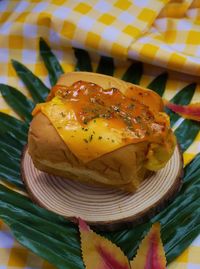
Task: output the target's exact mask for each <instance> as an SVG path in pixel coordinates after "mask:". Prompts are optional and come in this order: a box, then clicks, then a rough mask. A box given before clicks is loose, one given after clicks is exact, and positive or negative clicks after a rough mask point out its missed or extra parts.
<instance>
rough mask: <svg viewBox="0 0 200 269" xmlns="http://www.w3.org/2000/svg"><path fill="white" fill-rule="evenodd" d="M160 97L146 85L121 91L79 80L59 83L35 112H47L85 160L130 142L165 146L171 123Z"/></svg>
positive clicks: (71, 147) (60, 132) (61, 133)
mask: <svg viewBox="0 0 200 269" xmlns="http://www.w3.org/2000/svg"><path fill="white" fill-rule="evenodd" d="M160 100H161V98H160V97H159V96H157V95H156V94H155V93H153V92H151V91H145V90H143V89H137V90H135V89H134V90H133V89H131V87H130V88H128V89H127V92H126V95H123V94H122V93H121V92H120V91H119V90H118V89H116V88H111V89H103V88H101V87H100V86H98V85H96V84H94V83H91V82H86V81H77V82H75V83H74V84H73V85H72V86H70V87H68V86H63V85H56V86H55V87H54V88H53V89H52V91H51V93H50V95H49V97H48V99H47V102H46V103H42V104H38V105H37V106H36V108H35V109H34V111H33V115H35V114H36V113H37V112H39V111H41V112H42V113H43V114H45V115H46V116H47V117H48V119H49V120H50V121H51V123H52V124H53V126H54V127H55V128H56V130H57V132H58V134H59V135H60V136H61V138H62V139H63V141H64V142H65V143H66V145H67V146H68V147H69V149H70V150H71V151H72V152H73V154H74V155H75V156H76V157H77V158H78V159H80V160H82V161H83V162H84V163H87V162H89V161H91V160H94V159H96V158H98V157H100V156H102V155H104V154H106V153H109V152H111V151H114V150H116V149H118V148H120V147H123V146H125V145H128V144H132V143H138V142H142V141H148V142H150V143H156V144H160V145H162V144H164V143H165V142H166V141H165V140H166V138H167V136H168V135H169V131H170V126H169V119H168V116H167V115H166V114H165V113H163V112H160V110H161V101H160ZM47 135H48V134H47Z"/></svg>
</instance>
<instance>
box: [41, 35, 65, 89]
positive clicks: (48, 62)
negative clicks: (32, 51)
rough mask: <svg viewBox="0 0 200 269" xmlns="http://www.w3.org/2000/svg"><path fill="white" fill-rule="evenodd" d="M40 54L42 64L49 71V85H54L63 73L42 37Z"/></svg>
mask: <svg viewBox="0 0 200 269" xmlns="http://www.w3.org/2000/svg"><path fill="white" fill-rule="evenodd" d="M40 55H41V56H42V59H43V61H44V64H45V66H46V68H47V70H48V72H49V80H50V83H51V86H54V85H55V84H56V82H57V80H58V78H59V77H60V75H62V74H63V73H64V71H63V69H62V67H61V65H60V63H59V61H58V60H57V58H56V57H55V55H54V54H53V52H52V51H51V49H50V48H49V46H48V45H47V43H46V42H45V41H44V39H43V38H40Z"/></svg>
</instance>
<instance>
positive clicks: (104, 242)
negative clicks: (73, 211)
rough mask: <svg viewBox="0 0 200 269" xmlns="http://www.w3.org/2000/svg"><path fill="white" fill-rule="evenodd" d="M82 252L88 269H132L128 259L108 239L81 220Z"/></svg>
mask: <svg viewBox="0 0 200 269" xmlns="http://www.w3.org/2000/svg"><path fill="white" fill-rule="evenodd" d="M79 231H80V234H81V250H82V257H83V262H84V264H85V267H86V269H130V266H129V262H128V259H127V257H126V256H125V255H124V254H123V252H122V251H121V249H120V248H119V247H117V246H116V245H115V244H113V243H112V242H111V241H109V240H108V239H106V238H104V237H102V236H100V235H98V234H96V233H95V232H93V231H92V230H91V229H90V227H89V226H88V225H87V224H86V223H85V221H83V220H82V219H79Z"/></svg>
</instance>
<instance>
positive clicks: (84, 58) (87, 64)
mask: <svg viewBox="0 0 200 269" xmlns="http://www.w3.org/2000/svg"><path fill="white" fill-rule="evenodd" d="M74 54H75V57H76V60H77V62H76V66H75V71H87V72H92V64H91V59H90V55H89V53H88V52H87V51H85V50H82V49H76V48H74Z"/></svg>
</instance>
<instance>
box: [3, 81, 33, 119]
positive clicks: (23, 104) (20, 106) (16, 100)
mask: <svg viewBox="0 0 200 269" xmlns="http://www.w3.org/2000/svg"><path fill="white" fill-rule="evenodd" d="M0 92H1V94H2V96H3V98H4V99H5V101H6V102H7V104H8V105H9V106H11V107H12V108H13V110H14V111H15V112H16V113H17V114H18V115H19V116H20V117H21V118H22V119H24V120H27V121H30V120H31V119H32V115H31V112H32V110H33V108H34V103H33V102H32V101H31V100H29V99H28V98H26V96H25V95H23V94H22V93H21V92H20V91H18V90H17V89H15V88H13V87H11V86H8V85H5V84H0Z"/></svg>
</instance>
